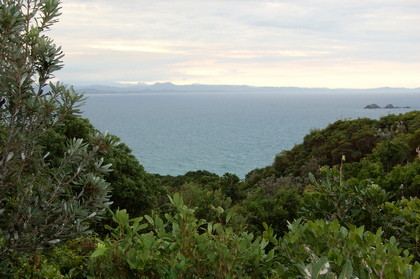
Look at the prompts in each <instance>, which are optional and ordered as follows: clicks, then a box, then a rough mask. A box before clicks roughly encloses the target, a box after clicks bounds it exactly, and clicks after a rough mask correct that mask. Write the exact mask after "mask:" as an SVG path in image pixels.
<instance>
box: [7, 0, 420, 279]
mask: <svg viewBox="0 0 420 279" xmlns="http://www.w3.org/2000/svg"><path fill="white" fill-rule="evenodd" d="M59 4H60V3H59V1H57V0H42V1H34V0H25V1H2V2H1V5H0V28H1V32H0V34H1V37H0V39H1V44H0V57H1V61H2V64H1V67H0V75H1V77H0V98H1V99H0V103H1V106H0V113H1V114H0V118H1V123H0V141H1V146H0V164H1V170H0V219H1V222H0V274H1V276H2V277H11V278H420V264H419V261H420V237H419V236H420V199H419V194H420V192H419V191H420V190H419V189H420V188H419V186H420V150H419V146H420V112H418V111H411V112H408V113H406V114H402V115H388V116H385V117H382V118H381V119H379V120H372V119H356V120H340V121H337V122H335V123H333V124H331V125H329V126H328V127H327V128H325V129H322V130H313V131H311V132H310V133H309V134H308V135H307V136H305V138H304V139H303V142H302V143H301V144H298V145H296V146H295V147H294V148H292V149H291V150H288V151H283V152H282V153H280V154H278V155H277V156H276V158H275V160H274V162H273V164H272V165H271V166H267V167H264V168H261V169H256V170H252V171H251V172H250V173H248V174H247V176H246V178H245V179H244V180H240V179H239V178H238V177H237V176H236V175H235V174H231V173H226V174H224V175H223V176H218V175H216V174H213V173H210V172H207V171H204V170H203V171H195V172H188V173H186V174H185V175H180V176H176V177H174V176H163V175H156V174H149V173H147V172H146V171H145V170H144V168H143V167H142V166H141V165H140V163H139V162H138V161H137V160H136V158H135V157H134V156H133V155H132V154H131V151H130V149H129V148H128V147H127V146H126V145H124V144H123V143H118V141H119V140H118V138H117V137H116V136H113V135H108V134H106V133H100V132H99V131H97V130H96V129H95V128H94V127H93V126H92V125H91V124H90V123H89V121H88V120H87V119H83V118H81V117H80V115H79V110H78V108H79V107H80V106H81V105H82V102H83V95H81V94H79V93H77V92H74V90H73V89H72V88H71V87H67V86H65V85H63V84H61V83H57V84H52V83H49V81H50V80H51V78H52V77H53V73H54V72H55V71H56V70H58V69H60V68H61V67H62V64H61V61H60V59H61V57H62V52H61V49H60V48H59V47H57V46H55V44H54V43H53V41H52V40H51V39H50V38H48V37H47V36H46V35H45V34H44V33H45V31H47V30H48V29H49V28H50V27H51V26H52V24H53V23H55V22H56V20H57V17H58V16H59ZM47 84H49V86H47ZM111 168H112V170H111ZM130 216H131V217H130ZM130 218H131V219H130Z"/></svg>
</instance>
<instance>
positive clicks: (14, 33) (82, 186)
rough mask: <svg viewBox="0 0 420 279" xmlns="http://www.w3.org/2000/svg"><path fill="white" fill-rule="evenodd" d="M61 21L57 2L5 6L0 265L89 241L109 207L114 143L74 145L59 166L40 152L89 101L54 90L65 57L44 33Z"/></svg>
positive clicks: (0, 3)
mask: <svg viewBox="0 0 420 279" xmlns="http://www.w3.org/2000/svg"><path fill="white" fill-rule="evenodd" d="M59 16H60V1H59V0H15V1H11V0H0V61H1V62H0V63H1V64H0V104H1V106H0V121H1V122H0V259H2V258H3V259H4V257H7V256H8V255H10V254H12V253H16V252H19V251H28V249H37V248H41V247H44V246H46V245H52V244H54V243H57V242H59V241H61V240H64V239H66V238H69V237H72V236H75V235H78V234H81V233H85V232H87V231H88V227H89V224H90V223H91V222H93V221H94V220H98V219H100V217H101V215H102V213H103V212H104V211H105V208H106V207H108V206H109V204H110V201H109V200H110V199H109V198H110V187H109V183H107V182H106V181H105V179H104V174H106V173H107V172H109V171H110V165H104V164H103V159H102V157H103V156H104V155H105V154H106V152H107V149H109V148H110V147H113V146H115V145H116V144H117V143H116V142H115V140H113V137H110V136H109V135H108V134H107V133H99V132H96V133H95V134H92V135H91V138H90V139H89V141H86V140H82V139H77V138H74V139H71V140H69V141H68V143H67V147H66V150H65V152H64V154H62V156H61V157H60V158H59V160H58V162H57V163H54V164H51V163H49V161H48V155H49V150H48V148H47V147H46V146H45V145H43V144H41V143H42V140H41V139H42V137H45V135H46V134H47V133H48V131H50V130H51V129H53V128H54V127H56V126H59V125H64V121H63V120H64V119H65V118H66V117H68V116H70V115H78V114H79V113H80V111H79V107H80V106H81V105H82V104H83V100H84V97H83V95H82V94H78V93H76V92H75V91H74V89H73V88H72V87H67V86H65V85H64V84H62V83H55V84H53V83H51V79H52V78H53V77H54V76H53V73H54V72H55V71H57V70H59V69H61V68H62V67H63V64H62V61H61V59H62V57H63V52H62V51H61V48H60V47H57V46H56V45H55V44H54V42H53V40H52V39H51V38H49V37H48V36H46V35H45V32H46V31H48V29H50V27H51V26H52V25H53V24H54V23H56V22H57V21H58V17H59Z"/></svg>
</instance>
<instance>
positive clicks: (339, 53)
mask: <svg viewBox="0 0 420 279" xmlns="http://www.w3.org/2000/svg"><path fill="white" fill-rule="evenodd" d="M62 12H63V16H62V18H61V19H60V23H58V24H57V26H55V27H54V29H53V31H51V32H50V35H51V36H52V37H53V38H54V39H55V41H56V42H57V43H58V44H60V45H62V46H63V50H64V51H65V53H66V54H67V56H66V57H65V60H64V62H65V65H66V66H65V68H64V70H62V72H61V73H60V74H58V75H57V76H60V78H61V79H63V80H69V81H71V82H86V83H89V82H105V81H116V80H124V81H130V80H136V81H153V80H164V81H165V80H166V81H172V82H174V81H180V82H181V81H183V82H185V83H195V82H200V81H207V82H222V81H223V82H227V83H229V84H233V83H237V82H245V83H246V84H250V85H257V84H258V85H261V84H262V83H264V82H265V83H266V84H267V85H278V86H282V85H286V84H287V85H291V83H296V84H293V85H294V86H308V87H310V86H315V85H317V86H318V85H319V84H324V85H323V86H338V87H340V86H339V84H338V81H332V79H331V76H334V77H337V76H339V77H340V79H339V80H340V82H341V83H342V84H343V86H344V84H346V85H348V84H354V83H353V82H349V81H350V80H355V79H357V80H360V81H361V82H360V83H357V84H363V85H364V86H367V87H375V86H388V85H390V84H398V82H400V83H401V84H400V86H420V81H418V78H415V76H416V75H417V77H418V75H419V74H420V72H419V71H420V68H417V69H416V66H417V65H418V64H419V63H420V55H419V49H420V32H419V31H420V30H419V29H420V2H418V1H409V0H404V1H399V0H383V1H376V0H353V1H332V0H318V1H313V0H300V1H257V0H247V1H244V0H241V1H239V0H228V1H227V0H224V1H221V0H214V1H205V2H204V1H193V0H178V1H176V2H174V1H169V0H154V1H152V0H145V1H120V2H115V1H110V0H103V1H98V0H89V1H85V0H83V1H81V0H67V1H64V2H63V9H62ZM210 61H211V62H210ZM376 67H382V68H376ZM290 69H292V70H290ZM317 69H318V70H317ZM383 69H386V70H387V72H384V70H383ZM396 69H398V71H397V70H396ZM360 72H364V75H367V76H370V77H373V76H378V78H372V79H371V82H370V83H369V81H368V79H366V78H363V77H362V75H361V74H359V73H360ZM321 73H322V74H321ZM375 73H376V74H375ZM264 76H266V78H264ZM314 76H316V79H315V78H313V77H314ZM379 76H382V77H383V78H379ZM303 77H304V78H303ZM389 77H393V78H392V79H389ZM345 78H347V79H348V80H349V81H346V80H345ZM362 80H363V82H362ZM343 86H342V87H343ZM359 87H360V86H359Z"/></svg>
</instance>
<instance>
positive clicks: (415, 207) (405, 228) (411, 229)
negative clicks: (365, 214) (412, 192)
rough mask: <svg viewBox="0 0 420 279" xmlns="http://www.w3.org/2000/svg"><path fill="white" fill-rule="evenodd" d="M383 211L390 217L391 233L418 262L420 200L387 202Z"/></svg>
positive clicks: (419, 255) (419, 254)
mask: <svg viewBox="0 0 420 279" xmlns="http://www.w3.org/2000/svg"><path fill="white" fill-rule="evenodd" d="M385 209H386V210H387V211H388V214H389V216H390V224H391V226H390V228H391V229H392V233H393V234H394V235H395V236H396V237H397V238H398V241H399V242H400V243H401V244H402V246H403V247H405V248H406V249H408V250H409V251H410V252H411V253H414V255H416V258H417V260H419V261H420V199H419V198H417V197H416V198H412V199H410V200H407V199H404V200H400V201H397V202H392V203H390V202H387V203H386V207H385Z"/></svg>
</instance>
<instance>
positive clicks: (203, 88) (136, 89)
mask: <svg viewBox="0 0 420 279" xmlns="http://www.w3.org/2000/svg"><path fill="white" fill-rule="evenodd" d="M74 88H75V89H76V90H77V91H78V92H83V93H87V94H127V93H130V94H131V93H177V92H178V93H199V92H275V93H366V92H368V93H406V92H407V93H411V92H412V93H420V88H414V89H409V88H392V87H381V88H371V89H346V88H337V89H331V88H323V87H317V88H306V87H286V86H285V87H273V86H261V87H258V86H249V85H211V84H198V83H196V84H190V85H176V84H173V83H171V82H164V83H159V82H157V83H155V84H146V83H142V82H139V83H137V84H133V85H121V84H115V86H114V85H113V86H107V85H86V86H77V85H75V86H74Z"/></svg>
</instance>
